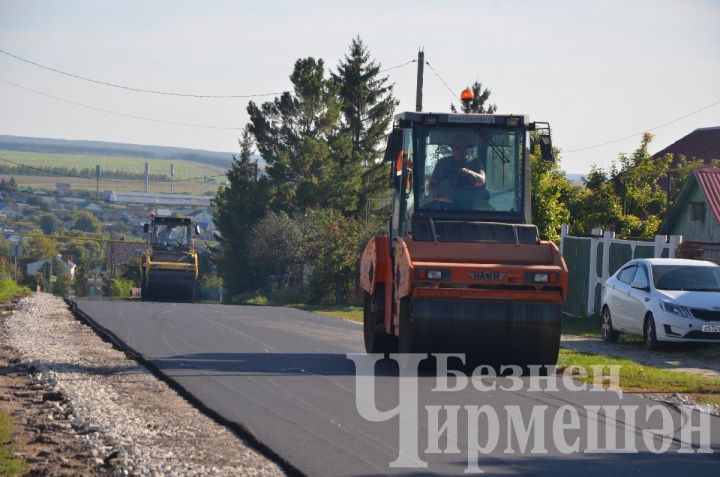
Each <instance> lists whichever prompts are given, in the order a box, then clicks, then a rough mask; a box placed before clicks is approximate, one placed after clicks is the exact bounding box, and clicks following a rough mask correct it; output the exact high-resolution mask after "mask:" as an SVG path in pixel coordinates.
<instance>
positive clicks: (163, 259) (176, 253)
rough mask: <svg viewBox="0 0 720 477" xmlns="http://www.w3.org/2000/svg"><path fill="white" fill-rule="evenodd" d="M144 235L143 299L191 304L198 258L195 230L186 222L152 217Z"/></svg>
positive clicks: (196, 231)
mask: <svg viewBox="0 0 720 477" xmlns="http://www.w3.org/2000/svg"><path fill="white" fill-rule="evenodd" d="M143 232H144V233H145V237H146V241H147V248H146V250H145V253H143V255H142V257H141V259H140V280H141V283H140V290H141V294H142V299H143V300H163V301H178V302H190V303H192V302H194V301H195V289H196V287H197V281H198V255H197V252H196V250H195V242H194V241H193V239H192V237H193V233H195V234H198V233H199V229H198V227H197V226H193V224H192V220H191V219H189V218H179V217H157V216H155V215H154V213H151V215H150V219H149V221H148V222H147V223H146V224H144V225H143Z"/></svg>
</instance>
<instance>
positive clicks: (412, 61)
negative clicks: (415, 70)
mask: <svg viewBox="0 0 720 477" xmlns="http://www.w3.org/2000/svg"><path fill="white" fill-rule="evenodd" d="M415 62H417V60H410V61H406V62H405V63H401V64H399V65H395V66H391V67H389V68H385V69H384V70H380V71H378V73H385V72H386V71H391V70H396V69H398V68H402V67H403V66H407V65H409V64H411V63H415Z"/></svg>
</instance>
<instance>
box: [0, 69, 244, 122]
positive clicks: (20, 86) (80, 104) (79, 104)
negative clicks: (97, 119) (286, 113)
mask: <svg viewBox="0 0 720 477" xmlns="http://www.w3.org/2000/svg"><path fill="white" fill-rule="evenodd" d="M0 82H3V83H6V84H9V85H11V86H14V87H16V88H20V89H22V90H25V91H29V92H31V93H35V94H39V95H40V96H45V97H47V98H51V99H54V100H56V101H62V102H64V103H68V104H72V105H74V106H80V107H82V108H86V109H91V110H93V111H100V112H102V113H106V114H112V115H114V116H120V117H123V118H130V119H140V120H142V121H150V122H153V123H161V124H171V125H173V126H185V127H191V128H204V129H220V130H225V131H240V130H242V129H243V128H237V127H229V126H211V125H208V124H193V123H183V122H179V121H169V120H165V119H155V118H148V117H144V116H135V115H133V114H126V113H119V112H117V111H111V110H109V109H103V108H98V107H95V106H91V105H89V104H84V103H78V102H75V101H71V100H69V99H65V98H61V97H59V96H54V95H52V94H49V93H45V92H43V91H38V90H36V89H33V88H28V87H27V86H22V85H20V84H17V83H13V82H12V81H8V80H6V79H3V78H0Z"/></svg>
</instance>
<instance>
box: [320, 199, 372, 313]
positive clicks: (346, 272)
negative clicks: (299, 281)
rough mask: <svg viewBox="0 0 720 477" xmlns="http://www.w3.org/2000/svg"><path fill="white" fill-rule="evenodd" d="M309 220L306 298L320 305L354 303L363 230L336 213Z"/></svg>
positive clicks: (326, 213) (321, 214)
mask: <svg viewBox="0 0 720 477" xmlns="http://www.w3.org/2000/svg"><path fill="white" fill-rule="evenodd" d="M312 219H313V220H312V227H311V230H312V231H313V236H312V237H310V245H311V246H310V250H312V256H311V257H309V259H310V264H311V265H312V274H311V277H310V287H309V290H308V298H309V300H310V302H311V303H314V304H322V305H340V304H349V303H354V302H355V301H356V299H355V288H356V285H357V277H358V273H359V268H360V256H361V253H362V247H363V246H364V239H365V237H366V234H365V230H364V227H363V225H362V224H361V223H360V222H358V221H357V220H354V219H350V218H347V217H344V216H343V215H341V214H340V213H338V212H336V211H320V212H315V213H314V217H313V218H312Z"/></svg>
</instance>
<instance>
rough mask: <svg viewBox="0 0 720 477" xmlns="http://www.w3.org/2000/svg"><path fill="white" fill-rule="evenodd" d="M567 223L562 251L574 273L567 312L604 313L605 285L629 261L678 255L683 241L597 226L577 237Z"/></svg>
mask: <svg viewBox="0 0 720 477" xmlns="http://www.w3.org/2000/svg"><path fill="white" fill-rule="evenodd" d="M568 230H569V227H568V226H567V225H563V226H562V229H561V233H560V252H561V253H562V254H563V257H565V262H566V263H567V266H568V271H569V272H570V286H569V289H568V297H567V300H565V304H564V305H563V313H566V314H568V315H572V316H582V317H586V316H593V315H595V314H596V313H599V312H600V294H601V291H602V284H603V283H604V282H605V280H607V278H608V277H609V276H610V275H612V274H613V273H615V272H616V271H617V269H618V268H620V267H621V266H622V265H623V264H625V263H626V262H628V261H630V260H632V259H634V258H660V257H664V258H674V257H675V250H676V249H677V247H678V245H680V243H682V236H681V235H656V236H655V240H654V241H650V240H647V241H646V240H623V239H618V238H615V232H612V231H609V230H606V231H603V230H602V229H594V230H593V234H592V236H590V237H573V236H571V235H569V234H568Z"/></svg>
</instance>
